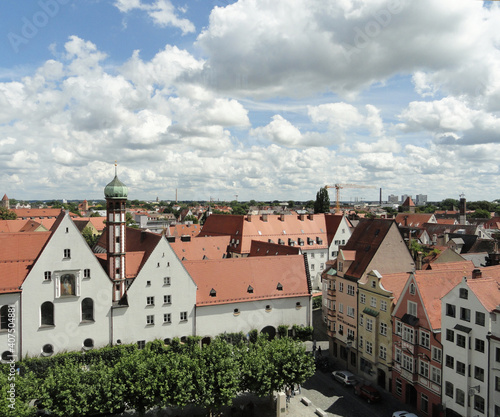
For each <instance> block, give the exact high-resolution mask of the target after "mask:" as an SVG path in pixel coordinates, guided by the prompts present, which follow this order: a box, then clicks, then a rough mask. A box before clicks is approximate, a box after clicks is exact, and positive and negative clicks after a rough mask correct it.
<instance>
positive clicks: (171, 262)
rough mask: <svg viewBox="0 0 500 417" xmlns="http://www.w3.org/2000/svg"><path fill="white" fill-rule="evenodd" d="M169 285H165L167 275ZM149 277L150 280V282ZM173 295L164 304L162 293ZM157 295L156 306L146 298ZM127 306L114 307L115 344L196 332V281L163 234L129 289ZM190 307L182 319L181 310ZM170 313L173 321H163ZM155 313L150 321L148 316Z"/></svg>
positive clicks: (190, 334) (181, 335) (180, 335)
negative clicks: (183, 319) (168, 302)
mask: <svg viewBox="0 0 500 417" xmlns="http://www.w3.org/2000/svg"><path fill="white" fill-rule="evenodd" d="M167 276H168V277H170V285H164V283H163V282H164V280H163V278H164V277H167ZM148 281H149V282H150V284H149V285H148ZM164 295H171V297H172V303H171V304H164V303H163V296H164ZM149 296H154V297H155V299H154V306H148V305H146V299H147V297H149ZM127 298H128V307H120V308H115V309H113V323H114V326H113V335H112V337H113V344H116V343H117V341H118V340H119V341H120V342H121V343H136V342H138V341H140V340H144V341H146V342H147V341H151V340H155V339H162V340H164V339H167V338H170V339H171V338H173V337H179V338H180V337H183V336H192V335H194V329H195V316H194V313H195V310H194V306H195V304H196V285H195V283H194V281H193V280H192V279H191V276H190V275H189V274H188V273H187V271H186V270H185V269H184V266H183V265H182V262H181V261H180V260H179V258H177V256H176V255H175V253H174V251H173V250H172V248H171V247H170V244H169V243H168V242H167V240H166V239H165V238H162V239H161V240H160V242H159V243H158V245H157V247H156V248H155V249H154V250H153V252H152V253H151V255H150V257H149V259H148V260H147V262H146V263H145V265H144V266H143V268H142V269H141V271H140V273H139V274H138V276H137V278H135V280H134V282H133V283H132V285H131V286H130V288H129V289H128V291H127ZM183 311H187V313H188V319H187V321H181V320H180V313H181V312H183ZM165 313H170V314H171V318H172V322H171V323H164V322H163V315H164V314H165ZM148 315H153V316H154V324H153V325H148V324H147V321H146V317H147V316H148Z"/></svg>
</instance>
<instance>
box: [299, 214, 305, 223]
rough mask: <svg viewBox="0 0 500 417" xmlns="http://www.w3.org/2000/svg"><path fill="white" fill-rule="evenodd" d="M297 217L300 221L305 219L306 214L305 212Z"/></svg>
mask: <svg viewBox="0 0 500 417" xmlns="http://www.w3.org/2000/svg"><path fill="white" fill-rule="evenodd" d="M299 219H300V221H301V222H303V221H304V220H305V219H306V215H305V214H301V215H299Z"/></svg>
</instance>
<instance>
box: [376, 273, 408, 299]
mask: <svg viewBox="0 0 500 417" xmlns="http://www.w3.org/2000/svg"><path fill="white" fill-rule="evenodd" d="M406 281H408V272H401V273H396V274H386V275H382V279H381V280H380V286H381V287H382V288H383V289H385V290H387V291H391V292H392V295H393V297H394V299H393V301H392V302H393V304H394V305H396V303H397V302H398V300H399V297H400V296H401V293H402V292H403V289H404V287H405V285H406Z"/></svg>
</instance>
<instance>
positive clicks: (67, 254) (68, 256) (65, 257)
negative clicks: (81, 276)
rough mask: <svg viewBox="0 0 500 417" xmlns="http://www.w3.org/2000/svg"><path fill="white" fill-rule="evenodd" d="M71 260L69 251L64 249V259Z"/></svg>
mask: <svg viewBox="0 0 500 417" xmlns="http://www.w3.org/2000/svg"><path fill="white" fill-rule="evenodd" d="M69 258H71V249H64V259H69Z"/></svg>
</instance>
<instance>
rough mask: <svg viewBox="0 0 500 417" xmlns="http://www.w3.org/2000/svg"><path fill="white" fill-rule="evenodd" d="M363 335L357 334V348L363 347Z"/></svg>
mask: <svg viewBox="0 0 500 417" xmlns="http://www.w3.org/2000/svg"><path fill="white" fill-rule="evenodd" d="M363 341H364V339H363V336H359V348H360V349H362V348H363Z"/></svg>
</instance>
